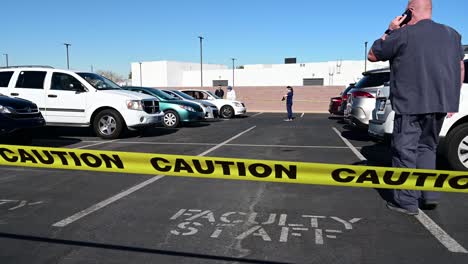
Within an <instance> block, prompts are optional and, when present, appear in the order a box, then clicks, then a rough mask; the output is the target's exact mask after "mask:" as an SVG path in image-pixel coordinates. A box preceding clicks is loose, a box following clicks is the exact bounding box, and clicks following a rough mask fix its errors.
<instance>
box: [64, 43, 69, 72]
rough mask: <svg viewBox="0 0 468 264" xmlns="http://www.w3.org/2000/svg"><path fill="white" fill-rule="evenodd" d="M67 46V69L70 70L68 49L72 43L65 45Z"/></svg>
mask: <svg viewBox="0 0 468 264" xmlns="http://www.w3.org/2000/svg"><path fill="white" fill-rule="evenodd" d="M63 45H65V48H66V49H67V69H70V54H69V52H68V47H70V46H71V44H70V43H63Z"/></svg>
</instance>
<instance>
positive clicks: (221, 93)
mask: <svg viewBox="0 0 468 264" xmlns="http://www.w3.org/2000/svg"><path fill="white" fill-rule="evenodd" d="M215 95H216V96H218V97H219V98H223V97H224V91H223V89H222V88H221V85H220V86H218V89H216V91H215Z"/></svg>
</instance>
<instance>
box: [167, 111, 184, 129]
mask: <svg viewBox="0 0 468 264" xmlns="http://www.w3.org/2000/svg"><path fill="white" fill-rule="evenodd" d="M163 124H164V126H165V127H166V128H177V127H179V124H180V117H179V114H177V112H175V111H172V110H168V111H166V112H164V117H163Z"/></svg>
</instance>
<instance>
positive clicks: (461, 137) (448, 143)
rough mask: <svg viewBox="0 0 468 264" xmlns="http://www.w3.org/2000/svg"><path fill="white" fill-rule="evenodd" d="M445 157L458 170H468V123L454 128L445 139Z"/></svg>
mask: <svg viewBox="0 0 468 264" xmlns="http://www.w3.org/2000/svg"><path fill="white" fill-rule="evenodd" d="M443 153H444V156H445V157H444V158H445V159H446V161H447V162H448V165H449V166H450V167H451V168H452V169H453V170H456V171H468V124H463V125H460V126H457V127H456V128H454V129H453V130H452V131H450V133H449V134H448V135H447V137H446V139H445V146H443Z"/></svg>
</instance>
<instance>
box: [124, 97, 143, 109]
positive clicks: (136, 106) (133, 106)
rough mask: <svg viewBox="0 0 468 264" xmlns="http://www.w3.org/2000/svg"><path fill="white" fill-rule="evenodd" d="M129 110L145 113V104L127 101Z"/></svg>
mask: <svg viewBox="0 0 468 264" xmlns="http://www.w3.org/2000/svg"><path fill="white" fill-rule="evenodd" d="M127 108H128V109H130V110H139V111H143V104H142V103H141V101H140V100H128V101H127Z"/></svg>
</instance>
